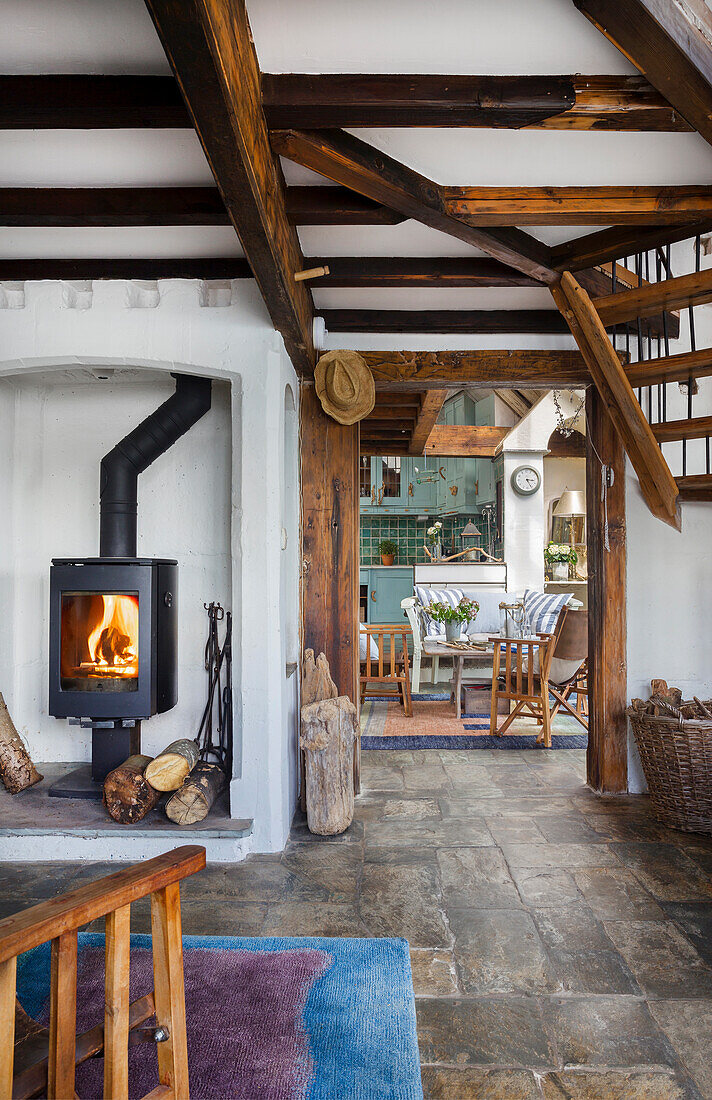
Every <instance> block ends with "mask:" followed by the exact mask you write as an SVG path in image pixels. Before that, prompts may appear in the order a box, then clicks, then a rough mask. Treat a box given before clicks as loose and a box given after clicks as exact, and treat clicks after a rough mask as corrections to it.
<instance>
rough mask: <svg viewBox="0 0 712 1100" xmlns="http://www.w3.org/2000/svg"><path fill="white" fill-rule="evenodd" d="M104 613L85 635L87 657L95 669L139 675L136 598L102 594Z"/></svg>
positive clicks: (116, 673)
mask: <svg viewBox="0 0 712 1100" xmlns="http://www.w3.org/2000/svg"><path fill="white" fill-rule="evenodd" d="M102 600H103V603H104V613H103V615H102V618H101V620H100V621H99V622H98V623H97V625H96V626H95V627H94V629H93V630H92V632H91V634H90V635H89V638H88V644H89V657H90V660H91V662H92V663H93V664H94V665H95V666H96V671H97V672H104V674H106V673H107V672H109V670H110V673H109V674H110V675H112V676H138V597H137V596H125V595H121V594H119V593H116V594H114V593H112V594H107V595H104V596H102Z"/></svg>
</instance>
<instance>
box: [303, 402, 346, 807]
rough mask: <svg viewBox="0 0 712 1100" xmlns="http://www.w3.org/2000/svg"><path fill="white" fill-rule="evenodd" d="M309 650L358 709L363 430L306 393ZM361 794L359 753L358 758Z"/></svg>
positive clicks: (305, 624)
mask: <svg viewBox="0 0 712 1100" xmlns="http://www.w3.org/2000/svg"><path fill="white" fill-rule="evenodd" d="M300 410H301V411H300V415H301V443H302V446H301V463H302V470H301V473H302V478H301V483H302V584H301V592H302V644H303V650H304V649H313V650H314V653H315V655H317V656H318V654H319V653H325V654H326V658H327V660H328V662H329V668H330V669H331V677H332V679H333V681H334V683H335V684H336V687H337V689H338V691H339V694H340V695H347V696H348V697H349V699H351V700H352V702H353V703H355V704H356V706H357V707H358V700H359V692H358V672H359V666H358V594H359V492H358V467H359V426H358V424H353V425H348V426H347V425H343V424H338V423H337V422H336V421H335V420H332V419H331V417H330V416H327V415H326V413H325V412H324V411H323V409H322V407H321V405H320V403H319V399H318V397H317V395H316V391H315V389H314V386H313V385H302V392H301V402H300ZM354 781H355V791H356V793H358V790H359V745H358V743H357V745H356V747H355V755H354Z"/></svg>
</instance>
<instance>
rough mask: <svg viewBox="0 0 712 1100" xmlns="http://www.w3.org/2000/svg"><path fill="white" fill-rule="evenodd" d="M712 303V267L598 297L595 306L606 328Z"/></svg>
mask: <svg viewBox="0 0 712 1100" xmlns="http://www.w3.org/2000/svg"><path fill="white" fill-rule="evenodd" d="M710 301H712V268H705V269H704V270H702V271H693V272H692V274H690V275H681V276H679V277H678V278H673V279H664V280H662V281H661V282H659V283H648V285H647V286H640V287H634V288H633V289H631V290H622V291H620V292H619V293H618V294H607V295H606V296H605V297H603V298H595V299H594V302H593V304H594V306H595V307H596V311H597V313H598V315H599V317H600V318H601V320H602V321H603V323H604V325H607V326H610V325H618V324H622V323H623V322H624V321H632V320H633V319H634V318H636V317H655V316H656V315H657V314H659V313H662V312H663V311H664V310H673V309H683V308H685V307H686V306H693V305H702V304H703V303H704V302H710Z"/></svg>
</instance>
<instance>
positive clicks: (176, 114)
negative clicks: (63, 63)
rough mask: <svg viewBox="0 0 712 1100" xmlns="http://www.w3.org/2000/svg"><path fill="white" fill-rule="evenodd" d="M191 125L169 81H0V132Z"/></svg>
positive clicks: (109, 78)
mask: <svg viewBox="0 0 712 1100" xmlns="http://www.w3.org/2000/svg"><path fill="white" fill-rule="evenodd" d="M192 126H193V124H192V122H191V120H190V115H189V114H188V111H187V110H186V106H185V103H184V102H183V97H182V95H181V94H180V88H179V87H178V85H177V84H176V82H175V80H174V78H173V77H172V76H84V75H79V76H75V75H73V74H71V75H66V74H54V73H52V74H50V75H46V74H42V75H40V76H38V75H32V76H6V75H2V76H0V130H46V129H51V130H56V129H58V130H102V129H103V130H107V129H108V130H112V129H122V128H123V129H143V128H144V127H172V128H174V127H183V128H185V127H190V128H191V129H192Z"/></svg>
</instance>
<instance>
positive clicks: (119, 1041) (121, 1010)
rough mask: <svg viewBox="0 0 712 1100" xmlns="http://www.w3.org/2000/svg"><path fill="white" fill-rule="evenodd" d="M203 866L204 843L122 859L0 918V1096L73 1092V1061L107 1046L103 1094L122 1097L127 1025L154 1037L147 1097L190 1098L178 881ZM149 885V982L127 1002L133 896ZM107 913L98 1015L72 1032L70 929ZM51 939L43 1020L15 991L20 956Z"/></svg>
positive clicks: (73, 936) (53, 1098)
mask: <svg viewBox="0 0 712 1100" xmlns="http://www.w3.org/2000/svg"><path fill="white" fill-rule="evenodd" d="M203 867H205V848H201V847H198V846H197V845H187V846H185V847H182V848H176V849H175V850H174V851H172V852H166V853H165V855H161V856H157V857H156V858H155V859H149V860H146V861H145V862H144V863H140V864H138V865H136V866H135V867H127V868H126V869H124V870H123V871H118V872H117V873H116V874H113V875H108V876H106V877H105V878H101V879H98V880H97V881H96V882H90V883H88V884H87V885H86V886H80V887H79V888H78V889H76V890H71V891H70V892H69V893H67V894H60V895H59V896H58V897H55V898H51V899H50V900H49V901H43V902H40V904H39V905H32V906H30V907H29V908H28V909H22V910H21V911H20V912H19V913H15V914H14V915H13V916H11V917H5V918H4V919H3V920H0V1097H1V1098H2V1100H9V1098H10V1097H12V1098H13V1100H22V1098H24V1097H31V1096H35V1095H36V1094H37V1093H38V1092H40V1091H42V1090H45V1089H46V1095H47V1098H48V1100H72V1098H73V1097H75V1096H76V1093H75V1089H74V1071H75V1066H76V1065H77V1064H78V1063H80V1062H84V1061H86V1060H87V1059H88V1058H91V1057H93V1056H95V1055H97V1054H101V1053H102V1052H103V1054H104V1090H103V1095H104V1098H105V1100H128V1095H129V1065H128V1048H129V1032H130V1031H132V1030H133V1029H136V1028H138V1027H139V1026H140V1025H141V1024H143V1023H145V1021H147V1020H150V1019H151V1017H153V1016H155V1018H156V1024H155V1025H154V1026H151V1027H148V1028H145V1029H142V1030H141V1034H140V1035H139V1040H140V1041H145V1042H155V1043H156V1044H157V1046H156V1050H157V1054H158V1079H159V1084H158V1086H157V1087H156V1088H155V1089H153V1090H152V1091H151V1092H150V1093H149V1094H148V1096H147V1097H144V1100H189V1088H188V1042H187V1037H186V1024H185V993H184V986H183V943H182V937H181V916H180V885H179V883H180V881H181V879H184V878H187V877H188V875H193V874H195V872H196V871H200V870H202V868H203ZM149 894H150V897H151V935H152V938H153V982H154V991H153V993H149V994H148V995H147V996H145V997H141V998H140V999H139V1000H137V1001H134V1002H133V1003H132V1004H129V954H130V931H131V903H132V902H134V901H137V900H138V899H139V898H144V897H146V896H147V895H149ZM98 917H105V918H106V977H105V1010H104V1024H103V1026H102V1025H99V1026H98V1027H94V1028H92V1029H91V1030H90V1031H86V1032H84V1033H83V1034H82V1035H77V1034H76V1018H77V932H78V929H79V928H80V927H81V926H82V925H84V924H88V923H89V922H90V921H93V920H96V919H97V918H98ZM48 940H51V941H52V964H51V978H50V1006H49V1029H46V1028H43V1027H41V1026H40V1025H39V1024H37V1023H36V1022H35V1021H33V1020H30V1018H29V1017H28V1016H27V1015H26V1014H25V1013H24V1011H23V1010H22V1008H21V1007H20V1005H19V1002H18V1001H17V997H16V988H15V986H16V971H17V956H18V955H20V954H22V952H24V951H29V950H30V949H31V948H33V947H39V945H40V944H42V943H47V941H48Z"/></svg>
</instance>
